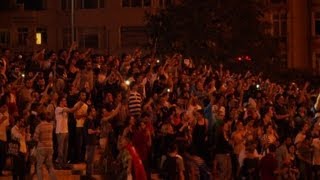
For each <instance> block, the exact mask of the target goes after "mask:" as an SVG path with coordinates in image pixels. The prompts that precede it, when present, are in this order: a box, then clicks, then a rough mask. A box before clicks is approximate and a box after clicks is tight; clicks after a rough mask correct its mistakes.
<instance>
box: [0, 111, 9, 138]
mask: <svg viewBox="0 0 320 180" xmlns="http://www.w3.org/2000/svg"><path fill="white" fill-rule="evenodd" d="M3 116H7V118H6V119H5V120H4V121H3V122H2V123H0V141H4V142H6V141H7V127H8V126H9V124H10V123H9V113H8V112H5V113H4V114H2V113H0V119H2V117H3Z"/></svg>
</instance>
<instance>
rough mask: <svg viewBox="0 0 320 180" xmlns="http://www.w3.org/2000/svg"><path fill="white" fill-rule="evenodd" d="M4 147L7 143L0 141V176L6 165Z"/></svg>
mask: <svg viewBox="0 0 320 180" xmlns="http://www.w3.org/2000/svg"><path fill="white" fill-rule="evenodd" d="M6 147H7V142H5V141H0V175H1V174H2V170H3V169H4V167H5V165H6V152H7V151H6Z"/></svg>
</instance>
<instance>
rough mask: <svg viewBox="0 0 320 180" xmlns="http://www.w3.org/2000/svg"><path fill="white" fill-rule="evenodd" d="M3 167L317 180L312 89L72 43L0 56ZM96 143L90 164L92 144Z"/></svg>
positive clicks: (317, 128) (316, 105)
mask: <svg viewBox="0 0 320 180" xmlns="http://www.w3.org/2000/svg"><path fill="white" fill-rule="evenodd" d="M0 94H1V95H0V96H1V98H0V174H1V175H2V172H4V171H3V170H5V169H6V168H8V163H6V162H8V161H7V159H12V163H13V165H12V175H13V178H14V179H24V178H25V177H26V175H27V174H29V173H30V171H31V170H30V169H32V168H31V167H32V166H34V167H36V168H35V172H36V174H37V176H38V179H43V175H42V173H43V172H42V166H43V165H46V167H47V169H48V172H49V175H50V178H51V179H56V176H55V173H54V169H69V168H70V164H76V163H82V162H84V163H86V165H87V166H86V175H87V176H86V177H87V178H88V179H93V177H92V175H93V174H94V173H95V170H96V169H97V168H100V167H103V175H104V176H106V177H114V178H116V179H121V180H122V179H136V180H144V179H148V180H149V179H151V174H152V173H153V172H157V173H158V174H159V176H160V178H162V179H165V180H184V179H188V180H196V179H201V180H207V179H221V180H228V179H262V180H272V179H290V180H294V179H308V180H309V179H319V177H320V139H319V136H320V133H319V132H320V121H319V119H318V118H319V117H320V97H318V94H319V89H318V88H317V87H315V86H311V85H310V83H308V82H306V83H305V84H296V83H294V82H288V83H287V84H278V83H275V82H271V81H270V80H269V79H267V78H266V77H263V76H262V75H261V74H252V73H250V71H248V72H244V73H242V74H236V73H232V72H230V71H229V70H228V69H226V68H224V67H223V65H222V64H220V66H219V68H217V69H213V67H212V65H210V64H197V63H196V62H194V61H193V60H192V59H190V58H187V57H183V56H182V55H181V54H178V53H176V54H171V55H167V56H165V57H163V58H162V59H158V58H156V57H154V56H153V55H152V54H144V53H143V52H142V50H141V49H136V50H135V51H134V52H133V53H132V54H123V55H121V56H113V55H110V54H97V53H94V51H93V50H92V49H88V50H87V51H85V52H81V51H79V50H78V49H77V45H76V43H73V44H72V46H71V47H70V49H67V50H65V49H62V50H60V51H59V52H54V51H50V52H48V51H46V50H41V51H38V52H35V53H34V54H31V55H27V54H22V55H21V54H20V55H17V54H14V52H11V50H10V49H3V51H2V54H1V59H0ZM97 150H99V151H100V152H102V157H101V160H99V162H98V165H97V164H96V162H95V160H94V156H95V152H96V151H97Z"/></svg>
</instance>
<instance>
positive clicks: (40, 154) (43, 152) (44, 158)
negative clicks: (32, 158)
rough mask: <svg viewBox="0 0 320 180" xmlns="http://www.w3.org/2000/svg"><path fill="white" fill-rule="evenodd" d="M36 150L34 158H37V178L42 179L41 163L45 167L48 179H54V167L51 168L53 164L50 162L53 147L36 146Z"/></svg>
mask: <svg viewBox="0 0 320 180" xmlns="http://www.w3.org/2000/svg"><path fill="white" fill-rule="evenodd" d="M36 151H37V152H36V158H37V176H38V180H43V174H42V165H43V163H44V164H45V165H46V167H47V170H48V172H49V176H50V179H51V180H56V179H57V177H56V175H55V174H54V169H53V164H52V154H53V149H47V148H37V150H36Z"/></svg>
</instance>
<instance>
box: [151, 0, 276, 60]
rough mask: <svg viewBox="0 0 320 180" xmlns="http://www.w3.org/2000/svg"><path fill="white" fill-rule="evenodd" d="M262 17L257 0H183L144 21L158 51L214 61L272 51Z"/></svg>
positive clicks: (266, 25) (255, 55) (261, 9)
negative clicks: (179, 53)
mask: <svg viewBox="0 0 320 180" xmlns="http://www.w3.org/2000/svg"><path fill="white" fill-rule="evenodd" d="M262 17H263V6H262V4H261V3H260V1H258V0H201V1H198V0H184V1H182V2H181V3H179V4H174V5H172V6H170V7H168V8H167V9H163V10H160V11H159V12H158V13H156V14H147V18H146V22H147V23H146V24H147V29H148V32H149V36H150V38H151V39H152V40H153V41H152V42H153V43H152V44H153V47H156V49H157V52H158V53H170V52H181V53H183V54H185V55H187V56H190V57H193V58H206V59H208V58H209V59H213V60H216V59H221V58H223V59H225V58H230V57H234V56H236V55H241V54H249V55H251V56H254V57H259V55H260V56H262V55H266V54H272V52H270V51H273V49H272V48H267V47H269V46H271V45H272V42H271V41H272V39H271V38H270V36H268V35H267V34H266V33H265V32H266V28H268V24H267V23H265V22H263V21H262V20H261V19H262ZM270 40H271V41H270Z"/></svg>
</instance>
